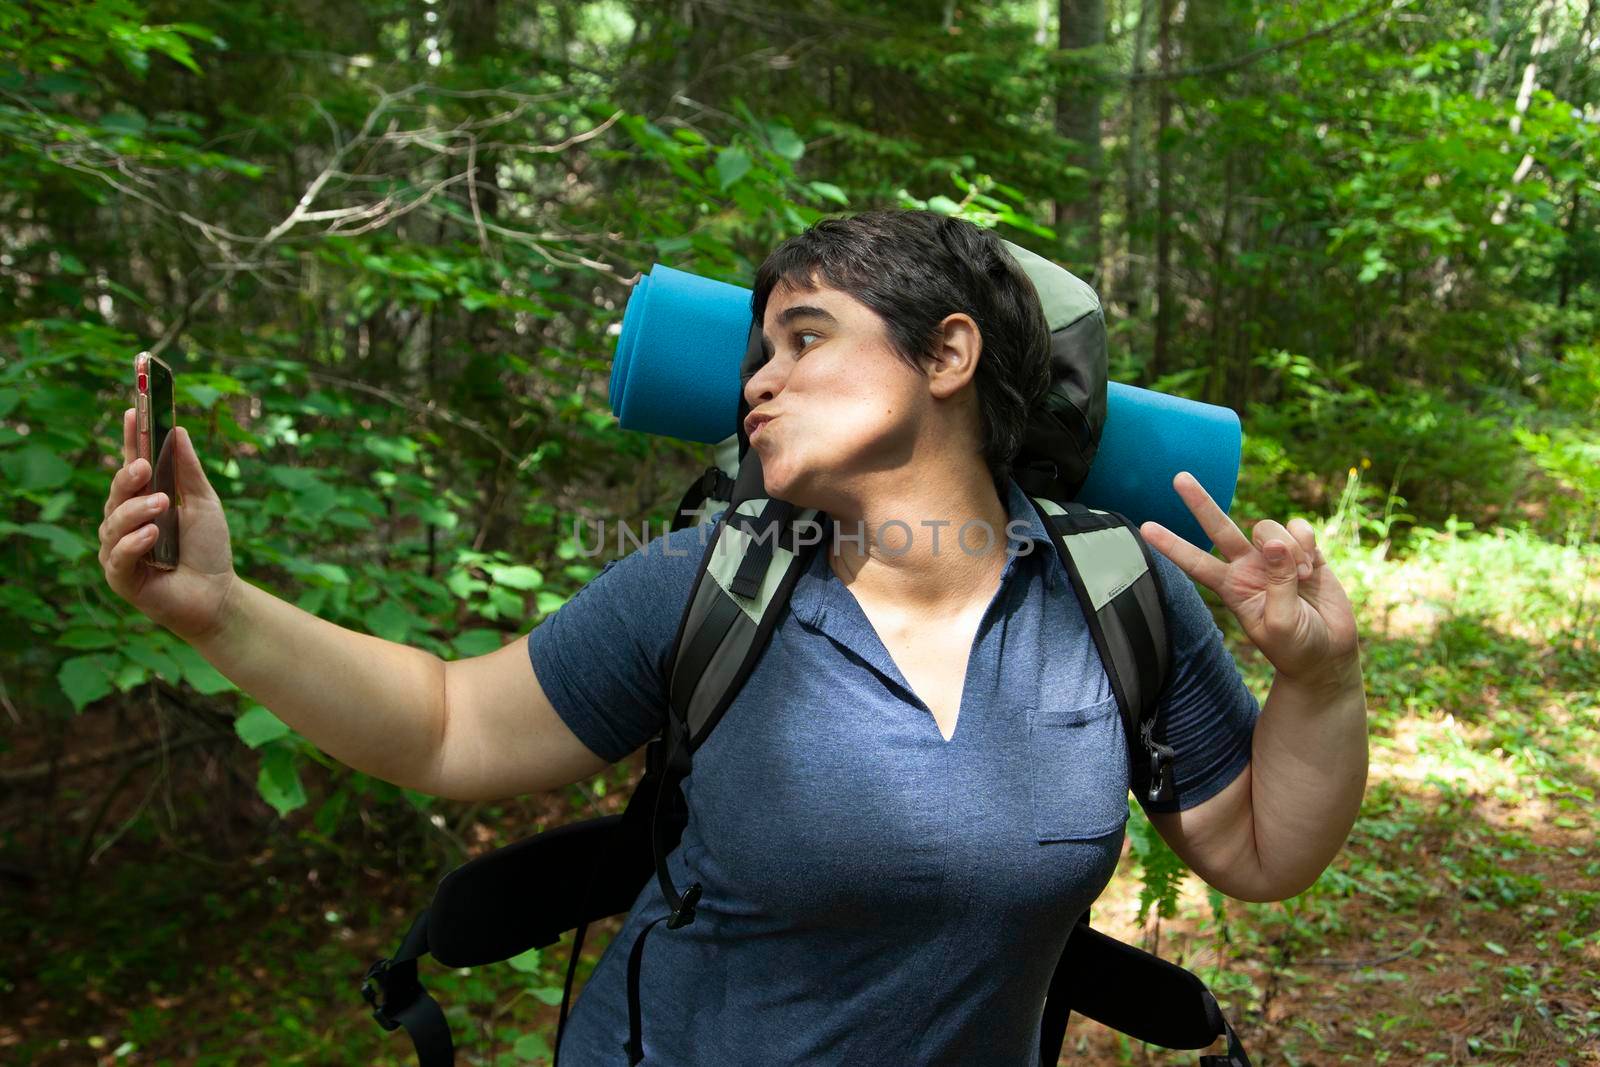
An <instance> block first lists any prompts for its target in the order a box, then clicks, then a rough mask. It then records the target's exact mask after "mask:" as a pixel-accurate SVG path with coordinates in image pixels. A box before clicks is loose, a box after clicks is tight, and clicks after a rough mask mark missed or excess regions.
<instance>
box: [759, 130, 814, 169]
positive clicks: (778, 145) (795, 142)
mask: <svg viewBox="0 0 1600 1067" xmlns="http://www.w3.org/2000/svg"><path fill="white" fill-rule="evenodd" d="M767 136H769V137H771V138H772V150H773V151H774V152H776V153H778V155H780V156H782V157H783V158H784V159H787V160H789V161H790V162H793V161H795V160H797V159H799V158H800V157H801V156H803V155H805V154H806V143H805V142H804V141H802V140H801V139H800V135H799V134H797V133H795V132H794V131H793V130H791V129H790V128H789V127H787V126H784V125H781V124H779V123H772V124H770V125H768V126H767Z"/></svg>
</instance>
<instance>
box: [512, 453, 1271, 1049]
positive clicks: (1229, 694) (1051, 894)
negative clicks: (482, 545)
mask: <svg viewBox="0 0 1600 1067" xmlns="http://www.w3.org/2000/svg"><path fill="white" fill-rule="evenodd" d="M1006 504H1007V509H1008V512H1009V517H1010V518H1011V519H1012V520H1021V521H1020V522H1013V523H1011V524H1010V525H1009V526H1008V531H1007V533H1008V536H1007V542H1008V549H1009V552H1010V553H1011V558H1009V559H1008V560H1007V562H1006V565H1005V568H1004V571H1003V573H1002V576H1001V579H1000V583H999V587H998V589H997V590H996V592H995V594H994V597H993V599H992V600H991V602H990V604H989V607H988V610H987V611H986V613H985V615H984V616H983V620H982V622H981V623H980V624H979V627H978V631H977V634H976V636H975V638H974V641H973V645H972V649H971V654H970V658H969V661H968V664H967V676H966V687H965V689H964V690H963V693H962V698H961V710H960V713H959V715H958V717H957V722H956V729H955V733H954V735H953V736H952V737H951V739H950V740H949V741H946V740H945V739H944V737H943V735H942V734H940V732H939V727H938V724H937V723H936V722H935V721H934V718H933V715H932V713H931V712H930V711H929V709H928V707H927V706H926V705H925V704H924V703H923V702H922V701H921V700H920V699H919V698H918V697H917V696H916V694H915V693H914V692H913V690H912V689H911V687H910V685H909V684H908V683H907V682H906V680H905V678H904V677H903V676H902V675H901V673H900V670H899V668H898V667H896V666H895V663H894V660H893V659H892V658H891V657H890V655H889V653H888V652H887V650H886V649H885V648H884V646H883V643H882V642H881V641H880V640H879V638H878V636H877V633H876V631H874V629H873V627H872V624H871V623H870V622H869V621H868V619H867V618H866V616H865V614H864V613H863V612H862V610H861V607H860V605H859V604H858V603H857V602H856V600H855V597H854V595H853V594H852V593H851V592H850V590H849V589H848V588H846V586H845V585H844V584H843V583H842V582H841V581H840V580H839V579H838V577H837V576H836V575H835V574H834V573H833V571H832V568H831V567H830V566H829V565H828V560H827V552H826V548H827V545H826V543H824V545H823V546H821V549H819V550H818V551H817V552H815V553H814V554H813V557H812V560H811V566H810V567H809V569H808V570H807V572H806V573H805V574H803V575H802V576H801V578H800V580H799V582H798V583H797V584H796V586H795V588H794V592H793V595H792V598H791V602H790V603H791V610H790V612H789V614H788V616H787V617H786V618H784V620H783V621H782V622H781V623H780V625H779V626H778V627H777V628H776V629H775V630H774V631H773V635H772V642H771V644H770V645H769V647H768V648H767V650H766V652H765V653H764V654H763V655H762V657H761V659H760V661H759V663H758V665H757V666H756V668H755V670H754V672H753V673H752V674H751V675H750V678H749V680H748V681H747V682H746V684H745V686H744V688H743V689H742V690H741V692H740V694H739V696H738V698H737V699H736V700H735V701H734V702H733V704H732V705H731V707H730V708H729V709H728V712H727V714H726V715H725V716H724V717H723V719H722V720H721V722H720V723H719V724H718V725H717V727H716V729H715V730H714V731H713V732H712V734H711V736H710V737H709V739H708V740H707V741H706V743H705V744H704V745H703V746H702V747H701V748H700V749H699V750H698V751H697V752H696V753H695V757H694V772H693V774H692V775H691V776H690V778H689V779H688V780H687V781H686V782H685V783H684V797H685V800H686V802H687V805H688V811H689V820H688V825H687V827H686V829H685V830H684V834H683V838H682V841H681V843H680V844H679V846H678V848H676V849H675V850H674V851H673V852H672V853H671V854H670V855H669V857H668V868H669V870H670V872H671V874H672V877H673V879H674V881H675V882H676V884H677V885H678V886H679V888H680V889H681V888H682V887H683V886H686V885H688V884H689V883H691V882H699V883H701V885H703V886H704V895H703V897H702V898H701V900H700V904H699V906H698V908H697V911H696V918H695V921H694V923H692V924H691V925H689V926H686V927H683V928H681V929H678V930H668V929H667V928H666V926H665V924H662V925H659V926H657V927H656V928H655V929H654V931H652V933H651V934H650V937H649V938H648V940H647V941H646V943H645V949H644V958H643V963H642V969H641V982H640V1002H641V1011H642V1018H643V1028H642V1030H643V1044H644V1051H645V1061H644V1062H645V1063H647V1064H659V1065H662V1067H694V1065H704V1064H716V1065H718V1067H736V1065H744V1064H762V1065H773V1064H855V1063H877V1062H887V1063H908V1064H909V1063H914V1064H919V1065H928V1064H974V1063H985V1064H990V1063H992V1064H1015V1065H1019V1067H1021V1065H1028V1067H1032V1065H1035V1064H1037V1063H1038V1061H1039V1047H1038V1046H1039V1023H1040V1017H1041V1014H1042V1011H1043V1007H1044V1000H1045V993H1046V990H1047V988H1048V985H1049V982H1050V976H1051V974H1052V972H1053V970H1054V967H1055V963H1056V960H1057V958H1058V957H1059V956H1060V953H1061V949H1062V946H1063V945H1064V944H1065V943H1066V939H1067V936H1068V934H1069V933H1070V932H1071V930H1072V927H1073V924H1074V923H1075V922H1076V921H1077V919H1078V917H1079V916H1080V915H1081V914H1082V913H1083V911H1084V909H1085V908H1087V907H1088V906H1089V905H1090V904H1091V903H1092V902H1093V901H1094V899H1095V898H1096V897H1097V896H1099V894H1100V892H1101V890H1102V889H1104V887H1105V885H1106V883H1107V881H1109V880H1110V878H1111V874H1112V871H1113V870H1114V869H1115V867H1116V864H1117V858H1118V855H1119V853H1120V851H1121V847H1122V840H1123V825H1124V823H1125V822H1126V820H1127V815H1128V807H1127V797H1128V790H1129V787H1130V785H1132V786H1133V787H1134V788H1135V790H1136V791H1137V792H1136V795H1139V796H1141V797H1142V787H1143V784H1144V783H1143V778H1144V777H1145V776H1144V774H1143V770H1144V769H1143V768H1142V767H1138V766H1136V767H1134V768H1133V769H1132V774H1131V775H1130V768H1129V765H1128V758H1127V750H1126V745H1125V743H1124V740H1123V727H1122V717H1121V715H1120V714H1119V713H1118V711H1117V703H1116V698H1115V697H1114V696H1113V694H1112V690H1111V684H1110V681H1109V679H1108V678H1107V676H1106V672H1105V669H1104V667H1103V666H1102V665H1101V661H1100V657H1099V655H1098V653H1097V652H1096V650H1095V646H1094V640H1093V638H1092V637H1091V636H1090V633H1089V629H1088V626H1087V623H1086V622H1085V619H1084V615H1083V611H1082V609H1081V608H1080V606H1079V604H1078V600H1077V597H1076V596H1075V595H1074V593H1073V591H1072V586H1071V582H1070V580H1069V579H1068V577H1067V574H1066V571H1065V569H1064V568H1063V567H1062V564H1061V561H1060V558H1059V556H1058V555H1057V554H1056V552H1055V550H1054V547H1053V546H1052V545H1051V542H1050V539H1049V534H1048V533H1047V531H1046V530H1045V528H1044V525H1043V523H1042V522H1041V521H1040V520H1039V518H1038V516H1037V515H1036V514H1035V513H1034V511H1033V508H1032V507H1031V505H1030V504H1029V503H1028V500H1027V497H1026V496H1025V495H1024V494H1023V492H1022V490H1021V489H1020V488H1019V487H1018V486H1017V484H1016V482H1015V481H1014V480H1013V481H1011V482H1010V483H1009V494H1008V499H1007V501H1006ZM1024 527H1025V529H1023V528H1024ZM710 530H711V526H710V524H709V523H708V524H706V525H702V526H700V527H697V528H693V529H687V530H679V531H676V532H673V533H669V534H664V535H662V536H660V537H657V538H655V539H654V540H652V541H650V542H648V543H647V544H645V545H644V546H643V547H642V548H637V549H635V550H634V551H633V552H632V553H631V554H629V555H627V556H624V557H623V558H621V559H619V560H615V561H612V562H611V563H608V564H607V565H606V567H605V568H604V569H603V570H602V571H601V572H600V574H599V575H598V576H596V577H595V578H594V580H593V581H591V582H590V583H589V584H588V585H587V586H585V587H584V588H583V589H582V590H581V591H580V592H579V593H578V594H577V595H576V596H575V597H573V598H572V599H571V600H570V601H568V602H567V603H566V604H565V605H563V606H562V607H561V609H560V610H558V611H557V612H556V613H555V614H553V615H551V616H550V617H548V618H547V619H545V620H544V621H543V622H542V623H541V624H540V625H539V626H538V627H536V628H535V629H534V630H533V631H532V632H531V633H530V634H529V635H528V652H529V656H530V658H531V661H532V664H533V669H534V672H535V674H536V675H537V676H538V679H539V682H540V684H541V686H542V687H543V688H544V691H545V693H546V695H547V696H548V697H549V699H550V702H551V704H552V705H554V707H555V709H556V712H557V713H558V714H559V715H560V716H561V718H562V719H563V720H564V721H565V722H566V724H567V725H568V727H570V728H571V729H572V731H573V733H574V734H576V735H577V737H578V738H579V739H580V740H582V741H583V743H584V744H585V745H587V746H588V747H589V748H590V749H592V750H593V751H594V752H595V753H596V754H597V755H599V756H601V757H602V758H604V759H607V760H611V761H616V760H619V759H621V758H623V757H624V756H626V755H628V754H629V753H630V752H633V751H634V750H636V749H637V748H639V746H641V745H643V744H644V743H645V742H646V741H648V740H649V739H650V738H651V737H652V736H654V735H655V734H656V733H657V732H658V731H659V730H660V729H661V727H662V723H663V716H664V714H665V711H664V709H665V707H666V705H667V696H666V694H667V684H666V683H667V679H668V677H669V675H670V670H669V660H670V656H671V653H672V644H673V640H674V638H675V637H676V635H677V627H678V623H679V620H680V618H681V617H682V614H683V608H684V605H685V604H686V603H687V601H688V598H689V595H690V592H691V590H692V588H693V585H694V580H695V575H696V573H697V571H698V568H699V564H700V561H701V558H702V556H703V555H704V552H705V546H706V544H707V542H708V540H709V537H708V534H709V532H710ZM1019 530H1020V531H1022V532H1020V533H1019V534H1018V535H1017V536H1009V534H1011V533H1014V532H1017V531H1019ZM919 532H920V531H919ZM895 543H896V544H898V543H899V542H895ZM1152 555H1154V557H1155V560H1156V565H1157V568H1158V569H1159V572H1160V575H1159V576H1160V579H1161V585H1162V589H1163V598H1164V602H1165V605H1166V610H1167V616H1168V626H1169V628H1170V630H1171V633H1172V642H1173V653H1174V670H1175V672H1176V673H1175V677H1174V680H1173V685H1172V687H1171V689H1170V691H1169V694H1168V696H1167V698H1166V704H1165V706H1164V709H1163V714H1164V715H1165V717H1166V723H1167V727H1166V737H1167V740H1168V742H1169V743H1170V744H1171V745H1172V746H1173V747H1174V748H1176V749H1177V751H1178V754H1179V756H1178V760H1177V762H1176V766H1175V768H1174V772H1175V787H1176V798H1175V800H1174V801H1172V802H1171V803H1168V804H1165V805H1155V804H1146V807H1147V808H1148V809H1150V810H1156V809H1157V808H1158V807H1159V808H1160V809H1161V810H1179V809H1184V808H1190V807H1193V806H1194V805H1196V804H1199V803H1201V802H1202V801H1204V800H1206V799H1208V798H1209V797H1212V796H1214V795H1215V794H1216V793H1218V792H1219V791H1221V790H1222V788H1223V787H1224V786H1226V785H1227V784H1228V783H1229V782H1231V781H1233V780H1234V778H1235V777H1237V776H1238V774H1239V772H1240V771H1241V770H1242V769H1243V768H1244V767H1245V765H1246V764H1247V763H1248V762H1249V759H1250V741H1251V734H1252V731H1253V729H1254V726H1255V720H1256V717H1257V716H1258V715H1259V714H1260V705H1259V703H1258V702H1257V700H1256V699H1255V697H1254V696H1253V695H1252V694H1251V693H1250V691H1249V690H1248V689H1247V688H1246V687H1245V685H1244V681H1243V679H1242V678H1241V677H1240V675H1239V672H1238V669H1237V667H1236V666H1235V664H1234V662H1233V660H1232V658H1231V656H1230V655H1229V653H1228V651H1227V649H1226V648H1225V647H1224V645H1223V642H1222V633H1221V631H1220V630H1219V629H1218V628H1217V626H1216V623H1215V622H1214V621H1213V620H1212V617H1211V614H1210V610H1209V609H1208V608H1207V606H1206V604H1205V602H1204V601H1203V600H1201V598H1200V595H1199V592H1198V590H1197V589H1196V588H1195V586H1194V584H1193V582H1192V581H1191V580H1190V579H1189V577H1188V576H1187V575H1186V574H1184V573H1183V572H1182V571H1181V570H1179V569H1178V567H1177V566H1176V565H1175V564H1173V563H1172V562H1170V561H1169V560H1168V559H1167V558H1166V557H1165V556H1162V555H1161V553H1160V552H1158V551H1152ZM551 876H552V877H560V874H559V872H552V875H551ZM667 910H668V909H667V907H666V904H665V902H664V901H663V900H662V897H661V891H660V889H659V887H658V886H657V884H656V880H655V878H653V877H652V878H651V879H649V880H648V881H647V882H646V884H645V886H644V887H643V889H641V890H640V893H639V896H638V897H637V898H636V899H635V901H634V905H633V908H632V910H631V912H630V913H629V915H628V918H627V920H626V922H625V924H624V926H623V928H622V931H621V933H620V934H619V935H618V936H617V937H616V938H615V939H614V940H613V941H612V942H611V943H610V945H609V946H608V947H607V948H606V950H605V952H604V954H603V955H602V956H601V958H600V962H599V964H598V965H597V966H596V969H595V971H594V974H593V975H592V976H591V977H590V979H589V981H588V983H587V984H586V985H585V987H584V988H583V990H582V994H581V995H580V996H578V997H577V998H576V1002H575V1005H574V1007H573V1010H572V1013H571V1015H569V1017H568V1020H567V1029H566V1033H565V1035H564V1037H563V1041H562V1047H561V1058H562V1062H563V1063H565V1064H572V1065H574V1067H585V1065H589V1064H615V1063H626V1062H627V1057H626V1055H625V1053H624V1052H623V1045H624V1042H625V1041H626V1040H627V1037H628V1001H627V964H628V952H629V950H630V949H631V948H632V946H633V942H634V938H635V937H636V936H637V935H638V933H639V931H640V929H641V928H642V927H643V926H645V925H646V924H647V923H649V922H650V921H651V920H652V919H655V918H658V917H660V916H662V915H665V914H666V913H667Z"/></svg>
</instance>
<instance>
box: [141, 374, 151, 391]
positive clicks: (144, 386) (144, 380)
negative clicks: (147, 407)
mask: <svg viewBox="0 0 1600 1067" xmlns="http://www.w3.org/2000/svg"><path fill="white" fill-rule="evenodd" d="M149 385H150V380H149V379H148V378H146V377H145V373H144V371H140V372H139V392H141V393H142V392H145V391H146V389H148V388H149Z"/></svg>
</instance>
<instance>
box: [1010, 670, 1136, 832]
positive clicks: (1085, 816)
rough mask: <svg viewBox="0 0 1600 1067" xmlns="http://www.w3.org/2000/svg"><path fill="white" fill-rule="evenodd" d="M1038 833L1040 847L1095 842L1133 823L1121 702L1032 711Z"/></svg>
mask: <svg viewBox="0 0 1600 1067" xmlns="http://www.w3.org/2000/svg"><path fill="white" fill-rule="evenodd" d="M1028 775H1029V779H1030V787H1031V790H1032V800H1033V830H1034V835H1035V836H1036V837H1037V838H1038V839H1039V840H1040V841H1090V840H1093V839H1094V838H1097V837H1104V836H1105V835H1106V834H1109V833H1112V832H1114V831H1116V830H1120V829H1121V828H1122V825H1123V824H1124V823H1126V822H1127V821H1128V750H1127V746H1126V743H1125V742H1124V740H1123V735H1122V717H1121V714H1120V713H1119V711H1118V708H1117V698H1116V697H1115V696H1110V697H1107V698H1106V699H1105V700H1102V701H1100V703H1098V704H1088V705H1085V706H1084V707H1081V708H1029V709H1028Z"/></svg>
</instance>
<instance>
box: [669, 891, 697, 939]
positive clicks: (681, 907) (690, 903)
mask: <svg viewBox="0 0 1600 1067" xmlns="http://www.w3.org/2000/svg"><path fill="white" fill-rule="evenodd" d="M699 902H700V883H699V882H695V883H693V884H691V885H690V886H689V888H688V889H685V890H684V891H683V897H682V899H680V900H679V901H678V906H677V907H675V908H673V909H672V916H671V917H670V918H668V919H667V929H668V930H676V929H678V928H680V927H684V926H688V925H689V924H690V923H692V922H694V906H695V905H696V904H698V903H699Z"/></svg>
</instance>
